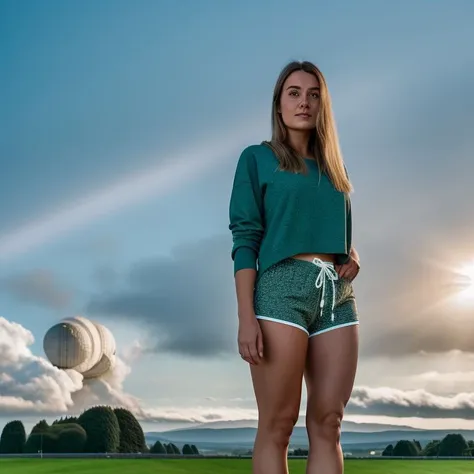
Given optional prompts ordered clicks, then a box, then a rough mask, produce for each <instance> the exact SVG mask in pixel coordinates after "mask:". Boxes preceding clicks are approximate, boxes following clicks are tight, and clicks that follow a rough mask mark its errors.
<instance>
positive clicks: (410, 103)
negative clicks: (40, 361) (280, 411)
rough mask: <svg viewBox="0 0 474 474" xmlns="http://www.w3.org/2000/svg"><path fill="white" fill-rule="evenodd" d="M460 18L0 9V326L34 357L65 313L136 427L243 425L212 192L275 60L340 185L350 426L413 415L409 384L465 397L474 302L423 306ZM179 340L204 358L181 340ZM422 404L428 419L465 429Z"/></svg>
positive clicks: (454, 5) (454, 197)
mask: <svg viewBox="0 0 474 474" xmlns="http://www.w3.org/2000/svg"><path fill="white" fill-rule="evenodd" d="M473 15H474V4H473V3H472V2H470V1H468V0H466V1H462V0H456V1H454V2H430V1H427V0H426V1H422V0H419V1H417V2H409V1H401V2H397V3H396V4H394V3H393V2H392V3H390V4H389V3H387V2H377V1H369V0H367V1H365V2H363V3H360V2H358V3H357V5H355V3H354V2H349V1H333V2H310V1H293V2H289V1H273V2H265V1H262V2H258V3H254V2H251V1H240V2H221V1H217V0H215V1H207V0H201V1H199V2H192V1H189V0H188V1H183V2H172V1H160V2H153V1H151V0H150V1H145V0H143V1H140V2H133V3H132V2H125V1H114V2H112V1H106V0H103V1H101V2H93V1H84V2H72V1H71V2H67V3H64V2H59V1H44V2H39V1H36V2H35V1H23V2H21V5H20V3H18V2H14V1H6V0H0V70H1V71H2V74H1V75H0V94H1V96H0V102H1V104H2V106H1V108H0V160H1V164H2V178H3V179H2V181H1V186H0V200H1V202H2V203H4V205H3V206H2V207H1V209H0V221H1V223H2V224H1V226H0V262H1V265H0V316H3V317H4V318H6V320H8V321H10V322H11V321H13V322H17V323H19V324H21V325H22V326H23V327H24V328H27V329H28V330H29V331H31V332H32V334H33V335H34V337H35V342H34V343H33V344H32V346H31V350H32V352H33V353H34V354H36V355H38V356H42V355H43V354H42V337H43V335H44V333H45V331H46V330H47V329H48V327H50V326H51V325H52V324H54V323H55V322H57V321H58V320H59V319H60V318H63V317H69V316H72V315H74V314H84V315H85V316H90V317H94V318H96V319H98V320H100V321H101V322H102V323H103V324H105V325H106V326H108V327H109V328H110V329H111V330H113V332H114V334H115V336H116V339H117V344H118V347H119V351H122V352H124V353H128V352H127V351H129V350H130V347H133V344H134V342H133V341H137V344H138V345H139V346H140V347H142V349H143V351H144V353H143V354H141V355H140V356H139V357H136V358H134V359H133V361H130V366H131V373H130V374H129V375H128V376H127V378H126V379H125V381H124V387H123V390H124V391H126V392H127V393H130V394H132V395H133V396H135V397H138V398H140V399H142V402H141V403H142V406H145V407H147V408H148V409H150V410H154V411H153V414H154V415H153V416H151V415H150V423H151V422H152V421H153V420H155V421H157V420H161V419H163V418H164V419H166V418H167V415H166V413H165V412H167V413H171V412H173V410H175V411H176V412H179V413H181V415H180V416H181V417H182V418H183V420H184V421H186V420H188V419H191V418H193V417H194V418H197V419H203V418H202V417H205V416H206V414H208V415H210V416H211V417H212V416H214V418H215V419H219V417H220V419H224V420H225V419H226V417H227V418H229V419H238V418H239V417H249V416H252V414H253V413H254V409H255V406H254V404H253V401H252V389H251V385H250V379H249V377H248V372H247V367H246V366H245V365H243V364H242V362H241V360H240V359H239V357H238V353H237V351H236V349H235V348H234V347H232V344H233V342H234V340H235V330H236V315H235V302H234V295H233V282H232V262H231V261H230V253H229V252H230V245H231V240H230V235H229V233H228V229H227V225H228V221H227V219H228V217H227V206H228V197H229V193H230V187H231V181H232V175H233V171H234V168H235V164H236V160H237V158H238V155H239V153H240V151H241V149H242V148H243V147H245V146H247V145H248V144H251V143H258V142H260V141H261V140H264V139H266V138H268V136H269V133H270V129H269V123H270V105H271V95H272V89H273V85H274V82H275V80H276V77H277V75H278V73H279V71H280V69H281V68H282V67H283V66H284V65H285V64H286V62H287V61H289V60H292V59H308V60H311V61H313V62H315V63H316V64H318V66H320V68H321V69H322V70H323V72H324V74H325V75H326V78H327V81H328V83H329V87H330V91H331V94H332V98H333V105H334V111H335V116H336V120H337V124H338V131H339V135H340V139H341V145H342V148H343V152H344V156H345V161H346V164H347V167H348V169H349V172H350V174H351V178H352V180H353V183H354V187H355V189H356V193H355V194H354V197H353V201H354V217H355V222H354V234H355V235H354V240H355V244H356V246H357V248H358V249H359V252H360V253H361V257H362V262H363V265H362V269H363V271H362V272H361V274H360V276H359V277H358V279H357V281H356V282H355V287H356V291H357V293H358V298H359V308H360V311H361V317H362V325H361V336H362V346H361V362H360V366H359V373H358V379H357V381H356V385H357V389H356V391H355V398H354V400H355V402H354V406H353V408H352V412H351V413H352V415H351V416H353V417H356V418H357V417H359V418H358V419H362V418H361V417H363V416H366V419H368V418H367V416H368V415H370V416H373V417H378V418H377V419H379V420H382V418H381V417H383V416H386V415H390V414H392V415H393V414H396V415H397V416H399V417H412V416H413V415H414V413H415V412H418V413H419V412H422V410H420V409H418V410H412V411H410V410H408V409H406V410H405V411H404V409H403V408H402V406H403V403H402V401H403V400H406V399H407V398H408V399H410V397H414V396H415V395H414V394H413V393H412V392H410V390H414V389H418V390H424V391H426V393H427V396H428V397H435V398H434V400H438V402H439V400H441V401H443V400H444V398H436V397H447V398H449V397H453V396H454V394H456V393H458V392H462V393H466V394H467V396H469V397H472V398H473V399H474V394H472V393H471V392H470V387H469V386H468V385H466V380H470V377H471V378H472V379H474V376H473V372H472V371H470V360H471V358H472V355H473V352H474V346H472V344H471V343H470V341H469V340H467V338H466V337H465V336H463V329H464V333H465V331H466V327H469V328H470V329H473V328H472V327H471V326H472V323H471V322H470V321H469V319H468V314H472V310H473V308H474V305H471V306H469V304H464V303H463V304H462V305H461V304H459V302H458V301H456V302H453V301H452V300H450V301H449V302H448V303H446V304H442V305H441V306H440V304H438V302H437V299H436V298H437V297H438V296H440V294H441V293H442V292H443V291H445V288H446V285H448V286H449V285H450V283H451V282H452V279H453V272H452V271H451V270H453V269H454V270H456V269H458V268H460V266H462V265H463V264H464V263H466V262H469V261H472V260H474V246H473V244H472V243H471V242H473V241H474V227H473V224H472V208H471V204H470V203H471V202H472V200H473V198H474V194H473V191H472V188H471V176H473V175H474V164H473V161H472V150H473V145H474V139H473V137H472V129H473V126H474V112H473V110H474V94H473V92H472V84H473V81H474V66H473V65H474V61H473V59H474V53H473V51H472V48H471V47H470V45H472V44H473V43H474V33H473V31H472V24H471V23H472V22H471V18H472V17H473ZM160 292H161V293H160ZM156 294H166V295H167V299H166V302H157V301H156ZM434 304H436V307H434V308H433V307H432V306H433V305H434ZM447 321H449V330H448V331H447V330H446V322H447ZM187 325H188V326H187ZM199 328H203V329H204V330H205V332H207V333H209V334H210V335H211V336H213V338H212V340H214V341H217V342H216V345H215V347H214V346H212V344H210V345H206V344H208V343H209V340H208V339H206V338H205V337H204V336H203V337H202V338H201V339H200V340H199V341H198V342H199V344H198V343H196V347H195V350H194V349H191V348H192V347H194V345H193V344H192V343H191V342H190V341H189V340H188V339H187V338H189V337H190V336H192V334H193V333H195V332H196V331H198V330H199ZM165 335H168V336H169V337H170V338H171V339H170V340H171V342H169V344H168V345H167V344H163V343H160V341H161V339H160V337H162V336H165ZM214 336H215V337H214ZM390 341H392V344H390ZM393 341H395V342H393ZM203 347H207V352H206V351H205V350H203ZM234 349H235V350H234ZM193 350H194V352H193ZM171 365H173V367H171ZM157 367H160V368H163V369H162V370H160V371H159V372H158V371H157ZM378 369H380V372H379V375H378V376H374V375H373V374H374V371H376V370H378ZM150 372H152V373H153V374H155V376H154V377H152V378H151V379H150V376H149V374H150ZM15 373H16V374H17V375H18V372H15ZM177 373H178V374H180V377H179V378H176V374H177ZM217 373H218V374H219V377H218V378H216V374H217ZM20 375H21V374H20ZM23 375H24V374H23ZM20 378H21V377H20ZM407 380H409V382H407ZM443 381H445V382H443ZM9 390H10V391H11V393H14V387H10V389H9ZM189 394H192V395H189ZM387 394H391V395H393V399H394V400H396V401H395V402H393V406H391V405H390V404H389V403H388V402H387V401H386V400H387V399H388V398H389V397H388V396H387ZM0 399H1V393H0ZM361 400H364V401H361ZM450 400H451V398H450ZM451 401H452V402H453V403H454V405H456V400H454V401H453V400H451ZM438 402H437V403H438ZM358 403H359V405H358ZM364 403H366V405H364ZM361 404H362V405H364V406H365V408H364V410H362V409H361V408H360V406H362V405H361ZM435 404H436V403H435ZM442 405H443V403H441V402H439V410H438V412H436V411H435V412H433V413H431V414H429V415H428V414H427V418H429V419H430V421H429V422H430V423H438V425H439V424H440V423H441V424H443V423H447V422H448V421H446V419H449V423H452V425H453V426H460V425H461V424H462V423H467V422H466V421H464V420H463V417H464V415H463V413H458V412H455V411H452V412H450V411H449V410H443V409H442ZM380 406H382V408H380ZM418 408H419V407H418ZM160 410H161V411H160ZM167 410H168V411H167ZM0 416H4V417H6V418H8V416H9V414H8V410H7V409H6V408H5V407H3V408H2V407H1V405H0ZM24 416H25V417H26V416H27V415H26V414H25V415H24ZM28 416H29V415H28ZM31 416H32V419H36V418H37V416H39V415H37V413H35V412H33V414H32V415H31ZM466 416H467V415H466ZM169 418H170V420H168V421H172V420H171V418H173V417H172V416H170V417H169ZM452 418H456V420H453V421H451V420H450V419H452ZM433 420H434V421H433ZM392 421H393V420H392ZM403 422H404V423H405V422H406V420H403ZM416 422H417V423H418V424H423V423H425V425H427V423H428V421H426V420H424V421H423V420H421V421H420V420H416Z"/></svg>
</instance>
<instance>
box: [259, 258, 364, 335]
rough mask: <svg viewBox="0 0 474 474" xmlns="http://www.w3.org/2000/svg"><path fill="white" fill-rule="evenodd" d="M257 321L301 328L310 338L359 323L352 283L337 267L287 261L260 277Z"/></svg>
mask: <svg viewBox="0 0 474 474" xmlns="http://www.w3.org/2000/svg"><path fill="white" fill-rule="evenodd" d="M254 306H255V314H256V316H257V318H258V319H263V320H268V321H276V322H280V323H283V324H288V325H290V326H294V327H297V328H299V329H302V330H303V331H304V332H306V333H307V334H308V336H309V337H311V336H315V335H317V334H321V333H324V332H326V331H330V330H332V329H336V328H340V327H344V326H351V325H354V324H359V318H358V313H357V306H356V301H355V295H354V290H353V288H352V283H351V282H350V281H349V280H347V279H345V278H341V279H340V278H339V277H338V275H337V273H336V270H335V269H334V265H333V264H332V263H330V262H323V261H321V260H319V259H314V260H313V261H312V262H308V261H306V260H298V259H295V258H287V259H285V260H282V261H281V262H279V263H277V264H275V265H273V266H271V267H270V268H268V269H267V270H266V271H265V272H264V273H263V274H262V275H259V276H258V278H257V281H256V286H255V298H254Z"/></svg>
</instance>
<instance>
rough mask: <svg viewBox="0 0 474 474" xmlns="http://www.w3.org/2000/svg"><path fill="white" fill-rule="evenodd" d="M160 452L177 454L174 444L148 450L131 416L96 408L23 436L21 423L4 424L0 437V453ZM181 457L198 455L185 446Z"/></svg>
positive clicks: (40, 426) (123, 411) (41, 424)
mask: <svg viewBox="0 0 474 474" xmlns="http://www.w3.org/2000/svg"><path fill="white" fill-rule="evenodd" d="M40 451H41V452H43V453H146V452H152V453H160V454H181V453H180V450H179V448H178V447H177V446H175V445H174V444H164V445H163V444H161V443H160V442H159V441H157V442H156V443H155V444H154V445H153V446H152V447H151V449H150V448H149V447H148V446H147V444H146V442H145V434H144V433H143V429H142V427H141V425H140V423H139V422H138V420H137V419H136V418H135V416H134V415H133V414H132V413H131V412H130V411H129V410H126V409H125V408H114V409H113V408H111V407H109V406H96V407H92V408H89V409H88V410H86V411H84V412H83V413H82V414H81V415H80V416H79V417H73V416H69V417H66V418H61V419H59V420H55V421H53V423H52V424H51V425H49V424H48V423H47V422H46V420H41V421H40V422H39V423H37V424H36V425H35V426H34V427H33V429H32V430H31V433H30V434H29V435H28V436H27V435H26V430H25V427H24V425H23V422H22V421H20V420H13V421H10V422H9V423H7V424H6V425H5V426H4V428H3V431H2V434H1V436H0V453H2V454H20V453H37V452H40ZM182 454H199V452H198V450H197V448H196V446H194V445H193V446H189V445H185V446H184V447H183V452H182Z"/></svg>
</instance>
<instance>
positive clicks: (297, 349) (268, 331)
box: [250, 320, 308, 423]
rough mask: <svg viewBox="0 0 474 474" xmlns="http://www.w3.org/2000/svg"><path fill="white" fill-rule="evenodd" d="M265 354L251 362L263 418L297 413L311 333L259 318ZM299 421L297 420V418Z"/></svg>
mask: <svg viewBox="0 0 474 474" xmlns="http://www.w3.org/2000/svg"><path fill="white" fill-rule="evenodd" d="M259 323H260V326H261V328H262V333H263V344H264V357H263V361H261V362H260V363H259V364H258V365H255V366H251V369H250V370H251V374H252V381H253V386H254V391H255V396H256V400H257V406H258V410H259V421H260V422H263V423H265V422H268V423H271V422H273V421H274V420H275V419H276V418H278V419H282V418H283V419H284V420H283V421H288V420H289V419H290V418H294V417H296V418H297V417H298V413H299V408H300V402H301V389H302V382H303V373H304V367H305V363H306V350H307V344H308V335H307V334H306V333H305V332H304V331H302V330H301V329H299V328H296V327H293V326H289V325H287V324H282V323H279V322H273V321H265V320H261V321H259ZM295 422H296V420H295Z"/></svg>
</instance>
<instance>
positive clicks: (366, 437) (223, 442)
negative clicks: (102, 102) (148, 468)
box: [146, 422, 474, 453]
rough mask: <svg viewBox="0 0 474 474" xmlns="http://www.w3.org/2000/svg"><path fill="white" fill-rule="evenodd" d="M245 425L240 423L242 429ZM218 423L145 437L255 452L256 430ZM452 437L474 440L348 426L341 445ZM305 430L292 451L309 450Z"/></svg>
mask: <svg viewBox="0 0 474 474" xmlns="http://www.w3.org/2000/svg"><path fill="white" fill-rule="evenodd" d="M241 423H245V422H238V423H237V424H238V425H240V424H241ZM219 425H220V424H219V423H206V424H204V427H196V428H186V429H180V430H171V431H165V432H149V433H146V439H147V442H148V443H149V444H151V443H154V442H155V441H156V440H160V441H162V442H167V443H169V442H173V443H175V444H176V445H178V446H180V447H181V446H182V445H184V444H186V443H188V444H195V445H196V446H197V447H198V448H199V450H200V451H202V452H212V453H230V452H236V451H246V450H249V449H251V448H252V446H253V442H254V439H255V433H256V428H255V427H235V428H234V427H231V428H218V426H219ZM449 433H460V434H462V435H463V436H464V437H465V438H466V439H467V440H471V439H474V430H421V429H415V428H412V427H400V426H392V425H380V424H366V423H352V422H345V423H344V427H343V431H342V435H341V443H342V446H343V448H344V450H345V451H346V452H347V451H351V452H353V451H355V452H357V451H359V452H360V451H370V450H380V449H383V448H385V447H386V446H387V445H388V444H390V443H392V444H395V443H396V442H397V441H399V440H401V439H409V440H413V439H416V440H418V441H419V442H420V443H421V444H422V445H425V444H426V443H428V442H429V441H431V440H434V439H442V438H444V436H446V435H447V434H449ZM307 446H308V438H307V434H306V429H305V428H304V427H301V426H296V427H295V429H294V432H293V435H292V437H291V447H292V448H298V447H307Z"/></svg>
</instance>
